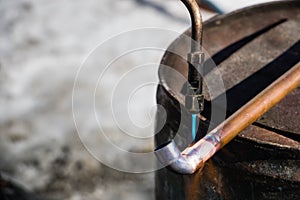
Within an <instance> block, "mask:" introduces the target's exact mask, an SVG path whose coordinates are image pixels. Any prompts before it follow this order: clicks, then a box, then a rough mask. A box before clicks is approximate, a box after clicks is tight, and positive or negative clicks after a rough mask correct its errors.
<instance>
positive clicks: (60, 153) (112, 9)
mask: <svg viewBox="0 0 300 200" xmlns="http://www.w3.org/2000/svg"><path fill="white" fill-rule="evenodd" d="M232 1H234V0H232ZM235 2H236V3H234V4H232V9H235V8H237V7H241V6H243V5H245V3H247V4H248V3H249V2H251V1H238V0H235ZM256 2H257V1H256ZM212 15H213V14H212V13H207V12H205V13H204V18H206V19H207V18H209V17H211V16H212ZM188 26H189V18H188V13H187V11H186V9H185V8H184V6H183V5H182V4H181V3H179V1H177V0H169V1H158V0H152V1H151V0H119V1H118V0H117V1H112V0H101V1H96V0H51V1H50V0H0V113H1V115H0V171H2V172H3V173H4V174H7V175H9V176H10V177H12V178H13V179H15V180H16V181H17V182H19V183H20V184H21V185H23V186H24V187H26V188H27V189H29V190H32V191H35V192H37V193H40V194H42V195H46V196H49V197H52V198H54V199H69V200H77V199H88V200H93V199H105V200H106V199H113V200H114V199H124V200H126V199H128V200H134V199H145V200H147V199H154V194H153V188H154V179H153V175H154V174H153V173H144V174H130V173H123V172H119V171H117V170H114V169H111V168H109V167H106V166H104V165H103V164H101V163H100V162H98V161H97V160H96V159H95V158H94V157H93V156H91V154H89V153H88V151H87V150H86V149H85V148H84V146H83V145H82V143H81V141H80V139H79V137H78V134H77V131H78V129H77V130H76V128H75V125H74V121H73V113H72V91H73V84H74V80H75V77H76V73H77V71H78V69H79V67H80V65H81V64H82V62H83V60H84V59H85V58H86V57H87V55H88V54H89V53H90V52H91V51H92V50H93V49H94V48H95V47H96V46H97V45H98V44H100V43H102V42H105V41H107V40H108V38H110V37H111V36H113V35H117V34H119V33H122V32H126V31H131V30H134V29H139V28H145V27H156V28H161V29H167V30H172V31H175V32H172V31H171V32H169V31H166V34H165V35H164V37H163V36H161V37H160V36H159V35H149V34H148V35H147V34H146V36H147V37H142V38H138V37H135V35H133V36H132V37H127V38H126V37H125V39H126V40H125V39H124V40H113V41H112V43H111V44H113V45H108V48H107V49H105V50H104V51H101V55H98V54H97V55H96V56H94V57H93V58H91V59H90V63H92V66H93V67H91V68H90V70H87V71H86V72H83V73H82V74H81V75H80V76H79V78H78V82H77V85H76V86H77V87H76V91H77V96H76V99H75V101H74V102H75V106H76V111H78V112H79V113H78V117H79V118H78V121H76V123H77V126H78V127H77V128H79V129H80V131H81V132H82V133H83V136H84V137H86V139H87V140H88V141H90V143H89V145H92V148H93V149H97V147H99V148H100V149H101V147H100V146H101V143H98V141H95V137H94V134H96V132H97V131H98V124H96V123H93V119H94V118H95V116H94V113H91V112H89V111H87V109H88V108H89V106H90V105H91V104H92V103H93V101H91V99H90V98H87V97H88V96H89V95H91V91H93V90H94V89H95V84H96V82H95V79H93V78H92V77H93V75H95V74H97V75H98V74H99V70H100V72H101V71H103V70H104V69H105V67H106V61H107V60H109V59H114V58H116V57H117V56H120V53H122V51H121V49H125V50H126V49H130V48H132V47H133V46H134V44H136V43H138V41H140V40H142V41H144V40H146V41H147V42H150V43H153V44H156V45H159V46H162V47H165V48H167V45H168V44H169V43H170V42H171V41H172V40H174V39H175V38H176V36H178V34H177V33H176V32H183V31H184V30H185V29H186V28H187V27H188ZM139 36H140V35H139ZM167 36H169V37H167ZM116 41H117V42H116ZM139 53H140V54H139ZM146 53H147V51H145V52H143V51H142V52H138V53H137V54H132V55H128V56H127V57H126V58H125V59H124V60H122V63H123V64H122V65H121V67H119V68H116V69H115V70H112V73H113V74H108V75H107V77H106V79H107V80H106V79H105V80H106V82H105V84H107V86H108V87H103V88H100V89H99V90H96V94H95V99H96V101H97V102H98V103H97V105H96V110H97V109H98V110H97V112H99V115H101V116H109V115H110V113H109V112H110V111H109V110H108V109H105V108H106V107H107V106H108V104H107V102H106V101H105V99H106V98H107V96H108V94H109V93H110V92H111V90H112V86H114V85H110V84H111V82H112V83H114V81H118V80H119V79H120V78H121V77H122V75H124V73H126V72H129V71H131V70H132V69H134V67H136V66H139V65H142V64H143V62H145V60H147V63H154V64H152V65H151V68H150V70H149V71H147V73H144V72H143V71H139V72H137V73H138V74H137V75H136V76H138V77H139V79H142V80H148V82H155V81H157V77H156V70H157V65H158V63H159V61H160V58H161V56H162V53H163V52H161V51H156V52H154V53H148V54H146ZM117 66H118V64H116V66H115V67H117ZM110 75H111V77H110ZM150 75H151V78H150V79H149V77H150ZM98 76H99V75H98ZM125 88H126V86H125ZM145 88H147V87H145ZM154 88H155V87H154V86H153V84H152V86H151V87H149V88H148V89H147V90H141V91H139V92H140V93H138V94H137V95H136V96H137V97H136V101H134V104H133V105H134V106H133V111H132V112H133V113H131V115H130V116H132V117H133V118H134V119H133V120H134V121H136V123H138V124H139V126H140V127H144V129H143V134H142V135H134V136H135V137H138V136H141V137H147V136H149V135H151V133H152V131H153V129H152V126H151V123H150V125H149V124H148V122H149V121H151V117H152V118H153V116H154V114H153V113H155V112H153V110H152V112H150V111H151V109H152V108H153V106H154V105H155V103H154V102H155V89H154ZM126 101H128V99H126ZM123 102H124V99H122V98H117V100H116V102H115V104H116V105H122V103H123ZM143 113H146V114H143ZM149 113H150V116H149V115H147V114H149ZM151 113H152V114H151ZM118 115H120V116H121V118H120V119H119V120H120V121H121V122H122V121H123V119H124V120H126V119H128V116H126V115H125V116H124V118H123V119H122V113H120V112H119V113H118ZM101 123H102V124H105V125H104V129H105V132H106V133H108V134H110V136H111V137H110V139H111V140H113V141H114V142H115V143H119V144H120V143H122V148H124V149H126V150H130V151H134V150H136V151H149V150H151V149H152V145H153V144H152V141H151V140H147V141H146V142H144V143H142V144H140V145H137V144H136V143H135V142H134V141H128V142H127V141H126V140H124V139H123V138H122V137H119V135H118V134H115V133H121V132H122V131H120V127H118V126H116V124H115V123H112V122H110V121H109V120H105V119H104V120H103V121H101ZM145 124H146V125H147V124H148V125H147V126H146V125H145ZM120 126H122V127H121V128H122V129H128V130H131V126H132V124H127V123H123V124H121V125H120ZM145 127H146V128H145ZM105 154H106V155H108V157H109V159H110V160H111V162H112V163H113V162H115V161H116V162H119V161H120V159H122V158H119V157H118V155H115V154H113V153H112V152H110V151H107V152H105ZM130 164H133V165H134V163H129V166H131V165H130Z"/></svg>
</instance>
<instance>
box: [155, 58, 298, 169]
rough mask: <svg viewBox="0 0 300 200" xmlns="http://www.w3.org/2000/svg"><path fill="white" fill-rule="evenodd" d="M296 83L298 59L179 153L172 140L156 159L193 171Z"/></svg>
mask: <svg viewBox="0 0 300 200" xmlns="http://www.w3.org/2000/svg"><path fill="white" fill-rule="evenodd" d="M299 86H300V62H299V63H298V64H297V65H295V66H294V67H293V68H292V69H290V70H289V71H288V72H286V73H285V74H284V75H282V76H281V77H280V78H279V79H277V80H276V81H275V82H274V83H272V84H271V85H270V86H269V87H267V88H266V89H265V90H264V91H262V92H261V93H260V94H258V95H257V96H256V97H255V98H253V99H252V100H251V101H250V102H248V103H247V104H246V105H244V106H243V107H242V108H240V109H239V110H238V111H237V112H236V113H234V114H233V115H232V116H230V117H229V118H228V119H226V120H225V121H224V122H223V123H221V124H220V125H219V126H217V127H216V128H215V129H214V130H212V131H211V132H210V133H208V134H207V135H206V136H205V137H204V138H202V139H201V140H199V141H198V142H197V143H195V144H194V145H192V146H190V147H188V148H186V149H185V150H184V151H183V152H182V153H180V151H179V150H178V148H177V146H176V144H175V143H174V142H173V141H171V142H169V143H168V144H166V145H165V146H163V147H162V148H160V149H158V150H157V151H156V155H157V158H158V160H159V161H160V162H162V164H165V165H170V167H171V169H173V170H174V171H176V172H179V173H182V174H193V173H194V172H196V171H197V170H198V169H199V168H200V167H201V166H202V165H204V163H205V162H206V161H207V160H208V159H209V158H211V157H212V156H213V155H214V154H215V153H216V152H217V151H218V150H220V149H221V148H223V147H224V146H225V145H226V144H227V143H229V142H230V141H231V140H232V139H233V138H234V137H236V136H237V135H238V134H239V133H240V132H241V131H242V130H244V129H245V128H246V127H248V126H249V125H251V124H252V123H253V122H254V121H256V120H257V119H258V118H259V117H260V116H262V115H263V114H264V113H266V112H267V111H268V110H270V109H271V108H272V107H273V106H274V105H276V104H277V103H278V102H279V101H281V100H282V99H283V98H284V97H285V96H287V95H288V94H289V93H290V92H291V91H292V90H294V89H296V88H297V87H299Z"/></svg>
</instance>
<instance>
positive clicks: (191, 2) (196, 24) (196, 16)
mask: <svg viewBox="0 0 300 200" xmlns="http://www.w3.org/2000/svg"><path fill="white" fill-rule="evenodd" d="M181 1H182V3H183V4H184V5H185V6H186V7H187V9H188V11H189V13H190V16H191V20H192V39H193V40H194V41H192V44H191V52H200V51H201V50H202V34H203V25H202V15H201V13H200V7H199V6H198V4H197V1H196V0H181Z"/></svg>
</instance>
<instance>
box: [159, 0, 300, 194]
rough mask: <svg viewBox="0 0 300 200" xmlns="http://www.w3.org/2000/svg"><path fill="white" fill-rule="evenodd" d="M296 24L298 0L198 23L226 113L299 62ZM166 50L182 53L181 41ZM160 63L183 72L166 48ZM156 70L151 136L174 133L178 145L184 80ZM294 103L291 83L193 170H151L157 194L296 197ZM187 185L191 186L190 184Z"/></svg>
mask: <svg viewBox="0 0 300 200" xmlns="http://www.w3.org/2000/svg"><path fill="white" fill-rule="evenodd" d="M299 28H300V2H299V1H285V2H278V3H272V4H267V5H265V6H261V7H253V8H251V9H245V10H243V11H238V12H235V13H232V14H229V15H225V16H219V17H216V18H214V19H212V20H210V21H208V22H206V23H205V25H204V35H203V37H204V40H203V46H204V48H205V49H206V50H207V52H208V54H210V55H212V58H213V60H214V61H215V62H216V64H217V66H218V69H219V70H221V71H222V74H223V78H224V83H225V87H226V89H227V91H226V95H227V108H228V109H227V115H228V116H230V115H231V114H232V113H234V112H235V111H237V110H238V109H239V108H240V107H241V106H242V105H244V104H245V103H247V102H248V101H249V100H250V99H252V98H253V97H254V96H256V95H257V94H258V93H259V92H261V91H262V90H263V89H265V88H266V87H267V86H268V85H269V84H271V83H272V82H273V81H274V80H276V79H277V78H278V77H280V76H281V75H282V74H284V73H285V72H286V71H288V70H289V69H290V68H291V67H292V66H294V65H295V64H296V63H298V62H299V61H300V55H299V52H300V42H299V40H300V35H299V31H300V30H299ZM186 34H188V35H189V34H190V31H187V32H186ZM170 49H176V51H178V50H179V51H180V52H182V53H181V55H185V53H188V52H189V46H188V42H187V41H184V40H183V38H179V39H178V40H176V41H175V42H174V43H173V44H172V45H171V46H170ZM162 63H163V64H164V65H168V66H170V67H172V68H173V69H176V70H177V71H178V72H180V73H181V74H183V75H184V76H185V77H187V65H186V63H185V60H184V59H182V58H180V57H178V56H176V55H174V54H171V53H166V55H165V56H164V58H163V61H162ZM206 67H207V68H206V70H207V71H210V70H213V69H210V65H209V64H207V66H206ZM166 75H167V76H166ZM159 76H160V80H161V83H162V85H161V86H160V87H159V90H158V97H157V99H158V103H160V104H162V105H163V106H165V108H166V111H167V114H168V119H167V123H166V125H165V126H164V128H163V129H162V130H161V131H160V133H159V134H157V136H156V142H157V144H162V143H164V142H166V141H168V140H170V139H171V138H173V137H174V135H175V133H177V132H179V133H178V134H179V135H180V136H181V137H179V138H180V139H179V140H178V141H176V142H177V144H179V146H180V147H184V146H186V145H188V143H189V142H190V141H189V140H188V139H185V136H186V135H184V134H186V133H188V132H189V131H190V125H189V121H188V120H186V122H185V121H183V122H181V123H180V119H185V118H186V117H187V118H188V114H187V113H185V111H180V104H182V105H184V95H183V94H182V88H183V87H184V84H185V82H181V81H178V80H176V79H173V77H175V74H172V72H171V73H170V72H169V71H168V73H166V71H165V69H164V68H161V69H160V71H159ZM204 92H205V91H204ZM205 95H206V102H205V103H206V105H205V110H204V112H203V118H202V119H205V118H206V119H208V120H207V121H203V120H202V121H201V125H200V129H201V131H202V132H203V131H207V125H208V123H209V119H210V116H209V114H210V110H209V105H210V103H211V102H210V101H211V100H212V99H210V96H209V95H208V94H207V93H206V94H205ZM299 102H300V89H299V88H298V89H296V90H295V91H294V92H292V93H291V94H290V95H288V96H287V97H286V98H285V99H284V100H283V101H282V102H280V103H279V104H277V105H276V106H275V107H274V108H273V109H271V110H270V111H269V112H267V113H266V114H265V115H264V116H262V117H261V118H260V119H259V120H257V121H256V122H255V123H254V124H253V125H251V126H250V127H249V128H247V129H246V130H245V131H243V132H242V133H241V134H239V136H238V137H237V138H236V139H234V140H233V141H232V142H231V143H229V144H228V145H227V146H226V147H225V148H224V149H223V150H221V151H220V152H219V153H217V155H216V156H215V157H214V158H213V159H212V160H210V161H209V163H208V164H207V165H206V166H205V167H204V168H203V170H202V171H200V172H198V173H197V174H195V175H192V176H181V175H178V174H176V173H173V172H171V171H170V170H168V169H162V170H160V171H158V172H157V175H156V177H157V178H156V188H157V189H156V195H157V199H300V179H299V171H300V166H299V160H300V149H299V134H300V130H299V129H300V126H299V121H300V115H299V114H298V113H299V109H300V108H299ZM181 115H183V117H182V118H181ZM157 121H158V123H159V116H158V119H157ZM213 123H215V124H218V123H219V122H213ZM179 124H180V125H181V126H179ZM178 130H179V131H178ZM186 137H187V138H188V136H186ZM195 177H197V178H195ZM198 179H201V180H202V181H198ZM193 183H195V184H196V185H198V187H196V186H195V185H193V186H191V185H192V184H193Z"/></svg>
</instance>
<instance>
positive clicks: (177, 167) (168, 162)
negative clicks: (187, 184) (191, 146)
mask: <svg viewBox="0 0 300 200" xmlns="http://www.w3.org/2000/svg"><path fill="white" fill-rule="evenodd" d="M155 155H156V157H157V159H158V160H159V162H160V163H161V164H162V165H163V166H168V167H169V168H170V169H171V170H173V171H175V172H177V173H180V174H193V173H195V172H196V171H197V170H198V169H199V168H200V167H201V166H203V165H204V162H203V161H201V160H200V162H199V159H197V157H198V156H197V155H195V156H196V157H195V156H186V155H183V154H182V153H181V152H180V150H179V149H178V147H177V145H176V144H175V142H174V141H173V140H172V141H170V142H168V143H166V144H164V145H162V146H160V147H158V148H157V149H156V150H155ZM195 161H197V162H195Z"/></svg>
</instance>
